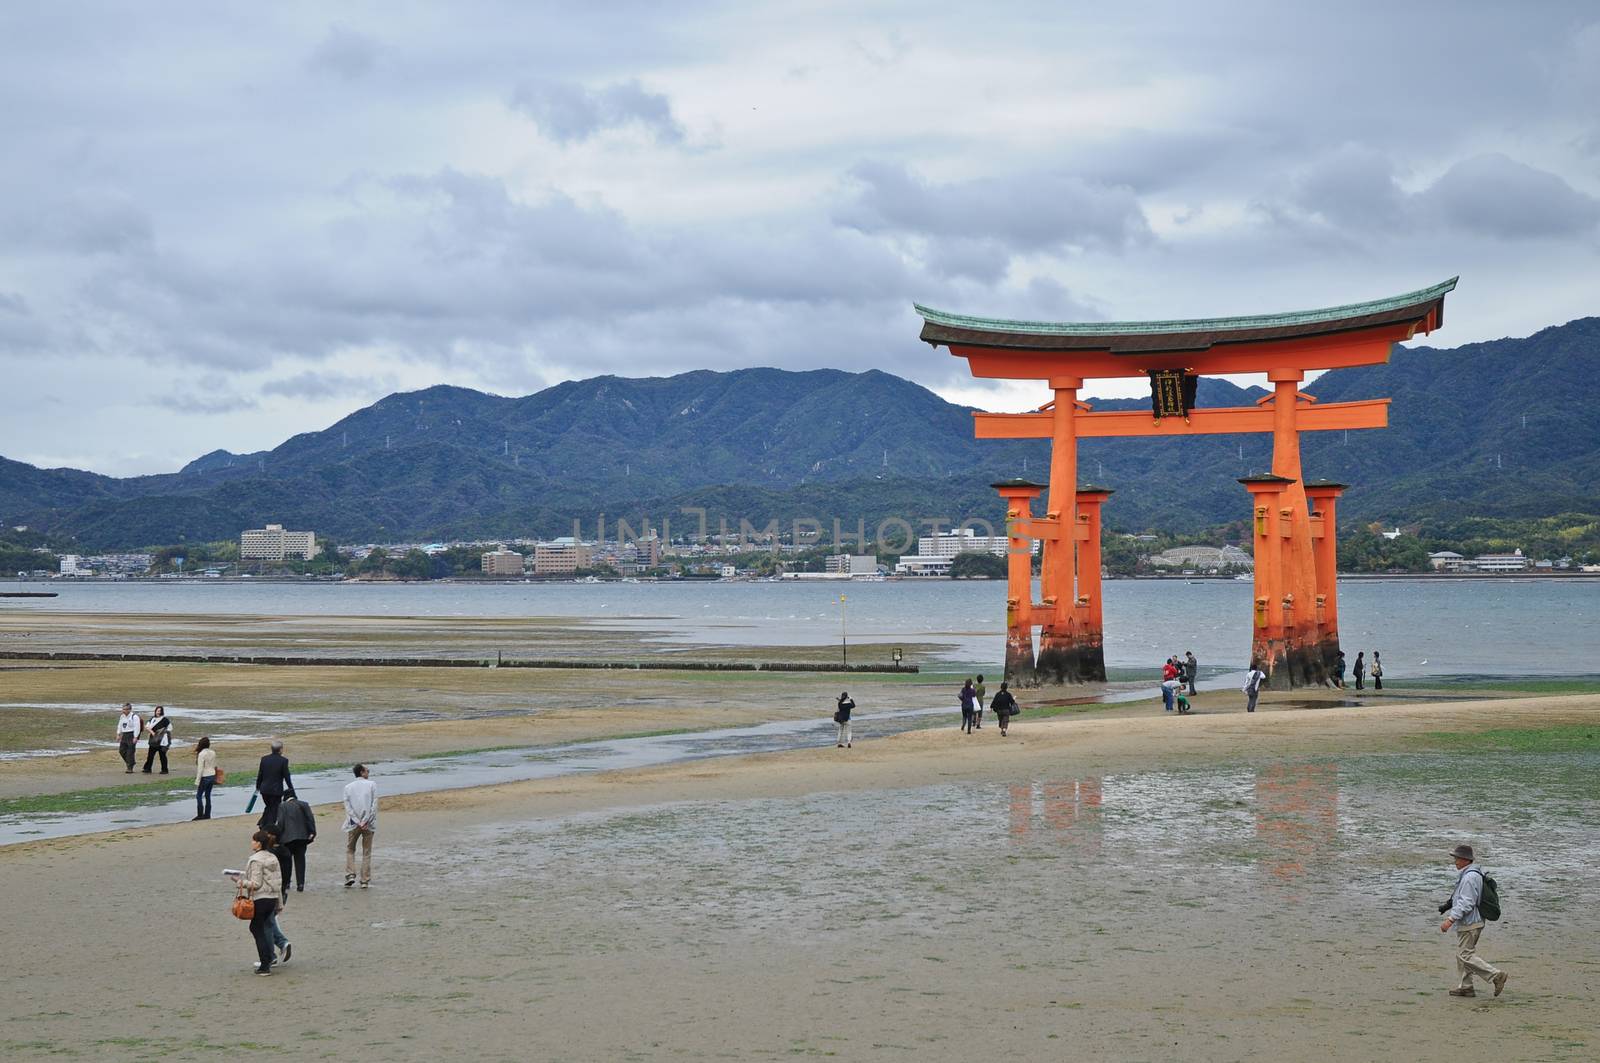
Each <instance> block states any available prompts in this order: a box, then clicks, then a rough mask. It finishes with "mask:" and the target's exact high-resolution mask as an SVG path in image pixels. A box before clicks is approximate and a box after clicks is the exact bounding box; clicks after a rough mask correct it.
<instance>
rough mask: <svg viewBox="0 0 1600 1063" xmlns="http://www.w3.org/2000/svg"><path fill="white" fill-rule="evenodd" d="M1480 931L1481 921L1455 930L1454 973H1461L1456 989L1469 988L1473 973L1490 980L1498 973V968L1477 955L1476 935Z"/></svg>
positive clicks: (1480, 932) (1481, 930)
mask: <svg viewBox="0 0 1600 1063" xmlns="http://www.w3.org/2000/svg"><path fill="white" fill-rule="evenodd" d="M1482 933H1483V924H1482V923H1479V924H1478V925H1477V926H1469V927H1466V928H1465V929H1458V930H1456V973H1457V974H1459V975H1461V981H1460V982H1459V983H1457V985H1456V988H1457V989H1471V988H1472V976H1473V975H1477V976H1478V977H1479V978H1482V979H1483V980H1484V981H1485V982H1490V981H1493V980H1494V977H1495V975H1497V974H1499V973H1500V968H1498V967H1496V966H1495V965H1494V964H1492V963H1490V962H1489V961H1488V960H1486V959H1484V958H1483V957H1482V956H1479V955H1478V935H1479V934H1482Z"/></svg>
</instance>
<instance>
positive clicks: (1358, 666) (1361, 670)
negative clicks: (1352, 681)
mask: <svg viewBox="0 0 1600 1063" xmlns="http://www.w3.org/2000/svg"><path fill="white" fill-rule="evenodd" d="M1350 674H1351V675H1353V676H1355V677H1356V689H1357V690H1361V689H1362V686H1361V681H1362V680H1363V679H1365V678H1366V675H1367V662H1366V661H1365V660H1364V659H1363V658H1362V654H1361V651H1360V650H1357V651H1356V663H1355V664H1353V665H1351V666H1350Z"/></svg>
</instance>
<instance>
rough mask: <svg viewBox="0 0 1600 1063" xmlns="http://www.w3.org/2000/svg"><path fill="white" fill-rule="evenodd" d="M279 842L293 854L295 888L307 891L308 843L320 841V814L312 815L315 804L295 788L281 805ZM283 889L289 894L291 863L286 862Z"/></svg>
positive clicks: (279, 808) (278, 825) (286, 850)
mask: <svg viewBox="0 0 1600 1063" xmlns="http://www.w3.org/2000/svg"><path fill="white" fill-rule="evenodd" d="M277 834H278V844H279V845H281V846H282V847H283V849H284V851H285V852H286V853H287V855H288V857H289V862H290V863H292V864H293V865H294V888H295V892H296V893H304V892H305V891H306V846H308V845H310V844H311V843H312V842H314V841H316V840H317V817H316V816H314V815H312V814H311V806H310V805H308V804H306V803H305V802H304V801H302V800H300V799H299V798H298V797H297V796H295V792H294V791H293V790H289V791H287V792H285V793H284V795H283V804H281V805H279V806H278V824H277ZM283 892H284V895H285V896H288V893H289V864H288V863H285V864H284V865H283Z"/></svg>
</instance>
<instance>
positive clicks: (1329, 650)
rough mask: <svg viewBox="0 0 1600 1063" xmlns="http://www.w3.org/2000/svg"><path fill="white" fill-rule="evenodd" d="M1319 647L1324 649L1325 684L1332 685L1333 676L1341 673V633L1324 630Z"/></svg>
mask: <svg viewBox="0 0 1600 1063" xmlns="http://www.w3.org/2000/svg"><path fill="white" fill-rule="evenodd" d="M1318 649H1319V650H1321V651H1322V676H1323V680H1322V681H1323V684H1324V685H1328V686H1331V685H1332V684H1333V677H1334V676H1336V675H1338V674H1339V633H1338V632H1337V631H1334V632H1331V633H1330V632H1326V631H1324V632H1323V634H1322V642H1321V643H1320V644H1319V645H1318Z"/></svg>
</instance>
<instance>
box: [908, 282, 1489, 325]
mask: <svg viewBox="0 0 1600 1063" xmlns="http://www.w3.org/2000/svg"><path fill="white" fill-rule="evenodd" d="M1460 279H1461V278H1460V277H1459V276H1456V277H1451V278H1450V279H1449V280H1447V281H1443V282H1441V283H1439V284H1435V285H1433V286H1432V287H1431V288H1419V289H1418V290H1417V291H1414V292H1406V293H1405V294H1404V295H1391V296H1388V297H1386V298H1383V299H1374V300H1372V301H1371V302H1365V303H1346V304H1345V305H1343V306H1328V307H1322V308H1320V309H1317V310H1293V311H1289V312H1287V313H1280V314H1258V315H1255V316H1251V317H1211V318H1205V317H1202V318H1188V319H1185V320H1176V321H1013V320H1007V319H1005V318H992V317H973V316H971V315H968V314H952V313H949V312H948V311H944V310H935V309H934V308H933V307H930V306H923V305H922V304H921V303H912V304H911V305H912V307H914V308H915V309H916V311H917V314H918V315H919V316H920V317H921V318H922V320H924V321H926V322H928V323H929V324H933V325H946V326H949V327H951V328H965V329H975V330H977V331H981V332H1012V333H1032V334H1037V335H1042V336H1052V335H1057V336H1059V335H1067V336H1072V335H1078V336H1113V335H1115V336H1160V335H1167V334H1173V333H1189V332H1228V331H1233V330H1238V329H1259V328H1276V327H1283V326H1289V325H1309V324H1317V323H1319V322H1325V321H1339V320H1341V319H1343V318H1349V317H1362V316H1365V315H1367V314H1378V313H1383V312H1384V311H1386V310H1399V309H1401V308H1403V307H1407V306H1415V305H1417V304H1420V303H1425V302H1428V301H1430V300H1433V299H1437V298H1439V297H1441V296H1443V295H1446V294H1448V293H1449V292H1451V291H1454V290H1455V286H1456V282H1457V281H1459V280H1460Z"/></svg>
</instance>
